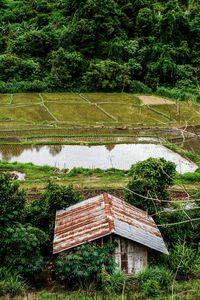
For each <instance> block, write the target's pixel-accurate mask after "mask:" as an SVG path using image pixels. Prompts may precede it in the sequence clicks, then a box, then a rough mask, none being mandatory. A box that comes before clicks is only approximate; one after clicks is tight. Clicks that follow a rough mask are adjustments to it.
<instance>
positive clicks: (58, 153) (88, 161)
mask: <svg viewBox="0 0 200 300" xmlns="http://www.w3.org/2000/svg"><path fill="white" fill-rule="evenodd" d="M149 157H154V158H159V157H164V158H165V159H166V160H170V161H173V162H175V164H176V166H177V171H178V172H180V173H184V172H193V171H195V170H196V168H197V166H196V165H195V164H194V163H192V162H189V161H187V160H186V159H184V158H183V157H181V156H180V155H179V154H177V153H175V152H173V151H171V150H169V149H167V148H165V147H164V146H162V145H155V144H119V145H115V144H110V145H105V146H104V145H102V146H79V145H48V146H43V145H37V146H31V145H1V146H0V159H1V160H5V161H9V162H13V161H18V162H32V163H34V164H36V165H44V164H48V165H50V166H55V167H58V168H60V169H62V168H69V169H71V168H73V167H80V166H81V167H84V168H101V169H108V168H118V169H125V170H128V169H129V168H130V166H131V165H132V164H134V163H136V162H138V161H142V160H145V159H147V158H149Z"/></svg>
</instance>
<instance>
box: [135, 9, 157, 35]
mask: <svg viewBox="0 0 200 300" xmlns="http://www.w3.org/2000/svg"><path fill="white" fill-rule="evenodd" d="M152 26H153V13H152V11H151V9H149V8H147V7H146V8H142V9H140V10H139V13H138V15H137V20H136V27H137V32H138V34H139V35H140V34H142V35H144V36H147V35H149V34H150V33H151V30H152Z"/></svg>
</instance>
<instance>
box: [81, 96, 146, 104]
mask: <svg viewBox="0 0 200 300" xmlns="http://www.w3.org/2000/svg"><path fill="white" fill-rule="evenodd" d="M81 95H82V96H83V97H84V98H86V99H87V100H89V101H90V102H92V103H104V102H113V103H115V102H116V103H119V102H120V103H124V104H125V103H129V104H136V105H139V104H140V101H139V100H138V98H136V97H135V96H134V95H132V94H126V93H121V94H120V93H98V94H88V93H83V94H81Z"/></svg>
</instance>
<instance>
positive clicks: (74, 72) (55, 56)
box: [46, 48, 85, 89]
mask: <svg viewBox="0 0 200 300" xmlns="http://www.w3.org/2000/svg"><path fill="white" fill-rule="evenodd" d="M49 64H50V65H51V72H50V74H49V76H48V77H47V78H46V81H47V85H48V86H49V87H51V88H52V89H55V88H60V89H68V88H72V87H73V85H75V84H77V83H76V81H77V82H79V80H80V79H81V75H82V73H83V70H84V69H85V61H84V60H83V57H82V55H81V54H80V53H79V52H75V51H74V52H68V51H65V50H64V49H63V48H59V49H58V50H57V51H52V52H51V53H50V55H49Z"/></svg>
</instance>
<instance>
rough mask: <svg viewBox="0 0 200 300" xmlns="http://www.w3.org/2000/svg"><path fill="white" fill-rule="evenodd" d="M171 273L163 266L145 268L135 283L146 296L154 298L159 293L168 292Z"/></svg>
mask: <svg viewBox="0 0 200 300" xmlns="http://www.w3.org/2000/svg"><path fill="white" fill-rule="evenodd" d="M172 278H173V273H172V271H170V270H168V269H166V268H165V267H163V266H155V267H147V268H146V269H145V270H144V271H143V272H141V273H139V274H138V275H137V281H138V283H139V285H140V287H141V289H142V291H143V292H144V294H145V295H147V296H155V295H157V294H159V293H160V291H161V290H162V289H163V290H168V289H169V287H170V283H171V282H172Z"/></svg>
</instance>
